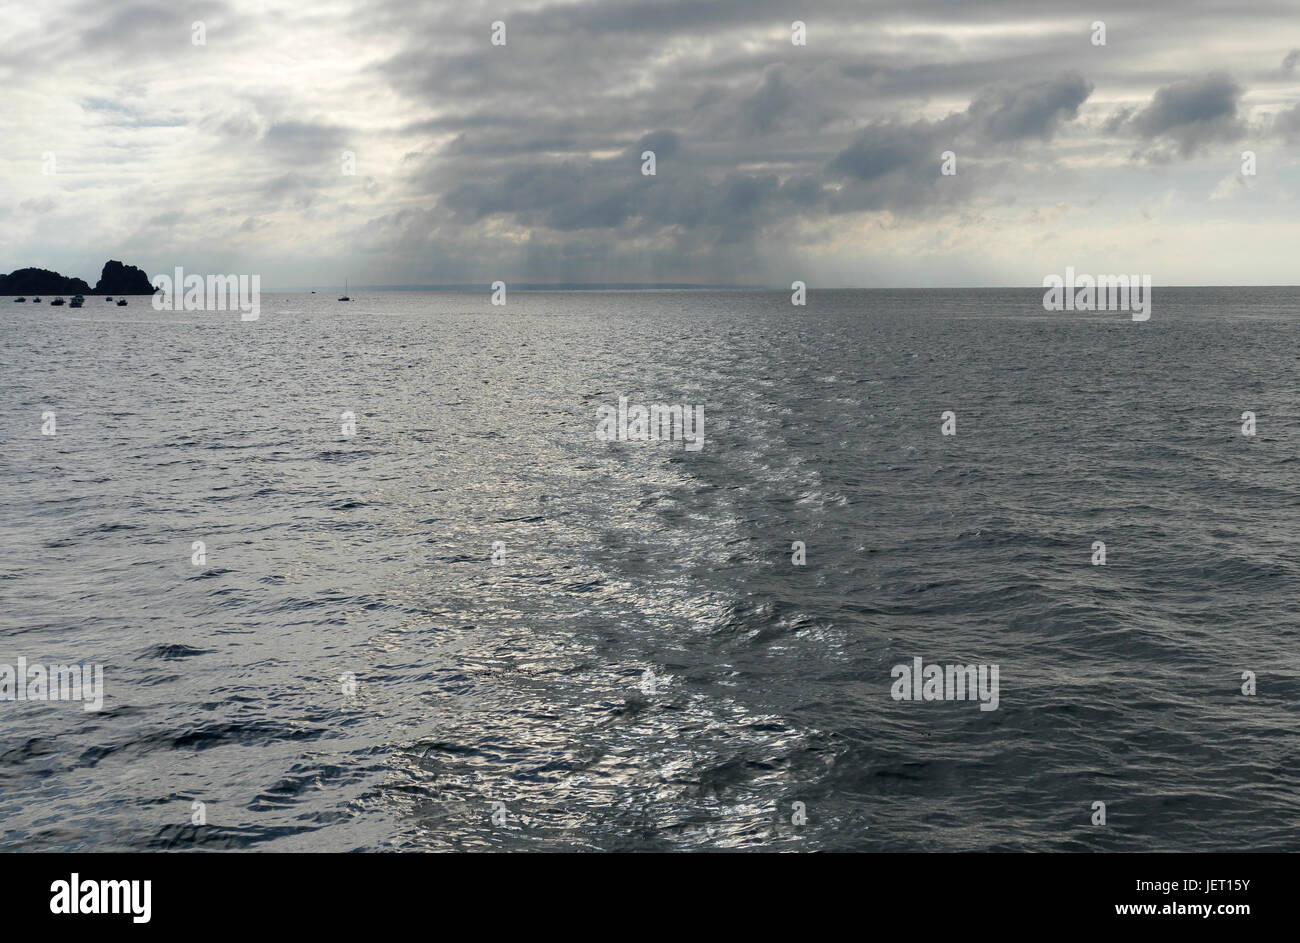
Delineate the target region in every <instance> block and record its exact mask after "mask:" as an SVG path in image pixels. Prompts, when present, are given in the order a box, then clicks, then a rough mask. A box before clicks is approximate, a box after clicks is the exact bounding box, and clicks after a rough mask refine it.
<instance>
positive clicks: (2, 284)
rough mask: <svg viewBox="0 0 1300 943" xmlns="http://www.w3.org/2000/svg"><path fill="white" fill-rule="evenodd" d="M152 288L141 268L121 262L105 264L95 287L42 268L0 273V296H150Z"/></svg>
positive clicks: (152, 291)
mask: <svg viewBox="0 0 1300 943" xmlns="http://www.w3.org/2000/svg"><path fill="white" fill-rule="evenodd" d="M153 293H154V287H153V285H152V284H151V283H150V281H149V276H148V275H146V274H145V273H144V270H143V269H139V268H136V267H135V266H134V265H123V264H122V263H121V262H117V261H109V262H105V263H104V270H103V271H102V272H100V275H99V281H98V283H96V285H95V287H94V288H91V287H90V286H89V285H88V284H86V283H85V282H84V281H82V280H81V279H80V278H69V277H67V276H65V275H60V274H59V273H58V272H51V271H49V270H48V269H43V268H22V269H18V270H17V271H15V272H10V273H9V274H8V275H0V295H78V294H80V295H152V294H153Z"/></svg>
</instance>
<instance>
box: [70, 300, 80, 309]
mask: <svg viewBox="0 0 1300 943" xmlns="http://www.w3.org/2000/svg"><path fill="white" fill-rule="evenodd" d="M81 305H82V302H80V301H78V300H77V299H76V298H73V299H72V303H71V304H69V305H68V307H69V308H80V307H81Z"/></svg>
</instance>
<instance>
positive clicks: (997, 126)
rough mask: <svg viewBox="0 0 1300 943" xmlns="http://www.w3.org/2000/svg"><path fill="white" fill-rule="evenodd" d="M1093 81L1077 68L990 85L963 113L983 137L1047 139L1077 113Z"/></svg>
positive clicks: (1013, 139) (985, 138)
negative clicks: (1015, 84) (1041, 79)
mask: <svg viewBox="0 0 1300 943" xmlns="http://www.w3.org/2000/svg"><path fill="white" fill-rule="evenodd" d="M1092 91H1093V84H1092V83H1091V82H1089V81H1088V80H1087V79H1085V78H1084V77H1083V76H1082V75H1079V74H1078V73H1077V72H1068V73H1066V74H1064V75H1062V76H1059V77H1058V78H1056V79H1054V80H1052V81H1050V82H1046V83H1038V82H1035V83H1033V84H1031V85H1023V86H1020V87H1019V88H1000V89H992V90H989V91H987V92H983V93H981V94H980V95H979V96H977V97H976V98H975V100H974V101H972V102H971V104H970V108H968V109H967V115H968V117H969V119H970V121H971V122H972V124H973V125H974V126H975V131H976V134H977V135H978V136H979V137H980V138H982V139H983V140H985V141H1019V140H1023V139H1025V138H1038V139H1040V140H1043V141H1050V140H1051V139H1052V135H1053V134H1055V133H1056V130H1057V128H1059V127H1060V126H1061V123H1062V122H1063V121H1073V120H1074V119H1075V118H1077V117H1078V116H1079V106H1080V105H1082V104H1083V103H1084V102H1085V101H1086V100H1087V98H1088V96H1089V95H1091V94H1092Z"/></svg>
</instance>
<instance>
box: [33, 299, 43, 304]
mask: <svg viewBox="0 0 1300 943" xmlns="http://www.w3.org/2000/svg"><path fill="white" fill-rule="evenodd" d="M40 303H41V299H40V298H33V299H32V304H34V305H38V304H40Z"/></svg>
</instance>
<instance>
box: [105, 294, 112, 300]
mask: <svg viewBox="0 0 1300 943" xmlns="http://www.w3.org/2000/svg"><path fill="white" fill-rule="evenodd" d="M104 300H105V301H112V300H113V296H112V295H105V296H104Z"/></svg>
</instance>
